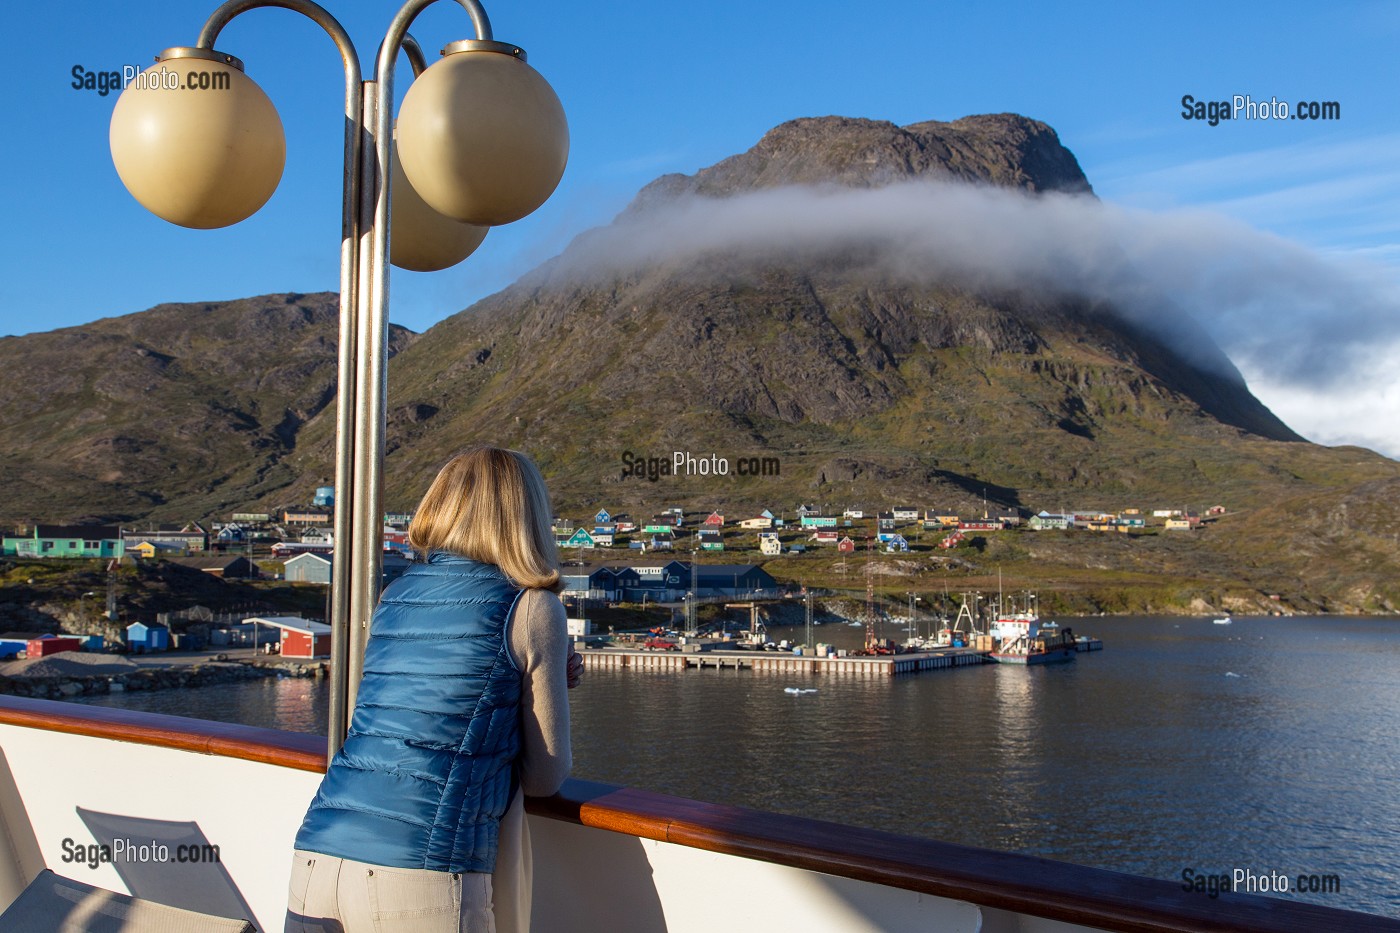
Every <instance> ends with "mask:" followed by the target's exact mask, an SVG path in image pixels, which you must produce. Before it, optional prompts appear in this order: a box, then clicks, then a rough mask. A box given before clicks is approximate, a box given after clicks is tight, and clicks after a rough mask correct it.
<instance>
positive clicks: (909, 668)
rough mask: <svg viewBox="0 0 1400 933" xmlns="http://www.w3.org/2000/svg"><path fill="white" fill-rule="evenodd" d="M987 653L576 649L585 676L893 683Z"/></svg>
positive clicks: (979, 660)
mask: <svg viewBox="0 0 1400 933" xmlns="http://www.w3.org/2000/svg"><path fill="white" fill-rule="evenodd" d="M990 654H991V652H989V651H977V650H975V649H972V648H949V649H946V650H940V651H919V652H913V653H910V654H895V655H848V656H846V657H838V656H835V655H829V656H826V657H819V656H816V655H795V654H792V653H790V652H786V651H722V650H719V651H658V650H654V649H645V648H579V655H580V657H582V658H583V667H584V670H604V671H613V670H631V671H686V670H704V669H705V668H713V669H715V670H725V669H726V668H728V669H732V670H736V671H739V670H750V671H758V672H762V673H779V674H828V675H832V676H838V677H839V676H845V677H894V676H895V675H897V674H914V673H918V672H920V671H935V670H944V669H947V668H954V667H967V666H969V665H973V664H986V663H989V661H990V657H989V656H990Z"/></svg>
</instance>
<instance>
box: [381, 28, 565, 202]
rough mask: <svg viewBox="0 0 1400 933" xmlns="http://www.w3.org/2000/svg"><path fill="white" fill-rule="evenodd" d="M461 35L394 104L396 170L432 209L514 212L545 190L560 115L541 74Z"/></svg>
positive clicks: (553, 172)
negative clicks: (399, 163) (396, 113)
mask: <svg viewBox="0 0 1400 933" xmlns="http://www.w3.org/2000/svg"><path fill="white" fill-rule="evenodd" d="M500 45H501V44H500V43H492V42H478V41H473V40H467V41H465V42H459V43H453V45H450V46H448V47H447V48H446V49H444V55H443V58H442V59H441V60H440V61H438V62H437V63H435V64H434V65H433V66H432V67H431V68H429V69H427V70H426V71H424V72H423V73H422V74H421V75H419V76H418V78H417V80H415V81H414V82H413V85H412V86H411V87H410V88H409V89H408V93H407V94H406V95H405V96H404V101H403V106H402V107H401V108H400V109H399V120H398V143H399V153H400V155H401V157H402V158H403V170H404V174H405V175H407V176H408V180H409V181H410V182H411V183H412V184H413V187H414V188H415V189H416V190H417V191H418V193H419V194H420V195H422V197H423V200H424V201H426V202H427V203H428V205H429V206H430V207H432V208H433V209H434V210H435V211H437V212H438V213H440V214H445V215H446V216H448V217H451V218H454V219H456V220H460V221H462V222H464V223H470V224H480V225H484V226H497V225H500V224H507V223H510V222H511V221H514V220H519V219H520V218H522V217H524V216H525V215H527V214H529V213H530V212H531V211H533V210H534V209H535V208H537V207H539V206H540V205H541V204H543V203H544V202H545V200H546V199H548V198H549V196H550V195H551V194H552V193H554V189H555V187H557V186H558V184H559V179H560V178H561V177H562V176H563V174H564V164H565V163H566V162H567V161H568V158H569V125H568V121H567V120H566V119H565V117H564V108H563V105H561V104H560V103H559V98H558V96H557V95H556V94H555V93H554V90H553V88H551V87H550V86H549V82H547V81H545V79H544V78H542V77H541V76H540V74H539V72H537V71H535V69H533V68H531V67H530V66H529V65H528V64H526V63H525V61H524V56H523V53H521V54H510V52H511V51H515V52H518V51H519V50H512V49H511V47H509V46H505V47H504V48H506V49H507V51H496V50H494V49H493V48H491V47H495V46H500Z"/></svg>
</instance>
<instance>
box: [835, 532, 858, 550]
mask: <svg viewBox="0 0 1400 933" xmlns="http://www.w3.org/2000/svg"><path fill="white" fill-rule="evenodd" d="M855 549H856V543H855V542H854V541H852V540H851V539H850V537H849V536H848V537H844V538H842V539H841V540H840V541H838V542H836V550H838V551H840V552H841V553H842V554H853V553H855Z"/></svg>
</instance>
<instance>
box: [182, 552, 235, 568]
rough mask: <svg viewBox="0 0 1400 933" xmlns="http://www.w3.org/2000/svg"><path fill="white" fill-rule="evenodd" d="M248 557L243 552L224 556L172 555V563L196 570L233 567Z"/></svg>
mask: <svg viewBox="0 0 1400 933" xmlns="http://www.w3.org/2000/svg"><path fill="white" fill-rule="evenodd" d="M247 559H248V558H246V557H244V556H243V555H241V554H230V555H227V556H224V557H217V556H215V557H172V558H171V559H170V562H171V563H172V564H179V565H180V566H181V567H193V568H195V569H196V570H207V569H209V568H211V567H225V568H227V567H232V566H233V565H234V564H236V563H238V562H239V561H240V560H243V561H246V560H247Z"/></svg>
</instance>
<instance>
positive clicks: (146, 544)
mask: <svg viewBox="0 0 1400 933" xmlns="http://www.w3.org/2000/svg"><path fill="white" fill-rule="evenodd" d="M126 552H127V553H128V554H133V555H135V556H136V557H139V558H141V559H142V560H151V559H152V558H155V557H184V556H186V555H187V554H189V551H188V550H186V549H185V548H183V547H181V546H179V545H177V544H167V543H165V542H163V541H142V542H141V543H140V544H131V543H129V542H128V543H127V544H126Z"/></svg>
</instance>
